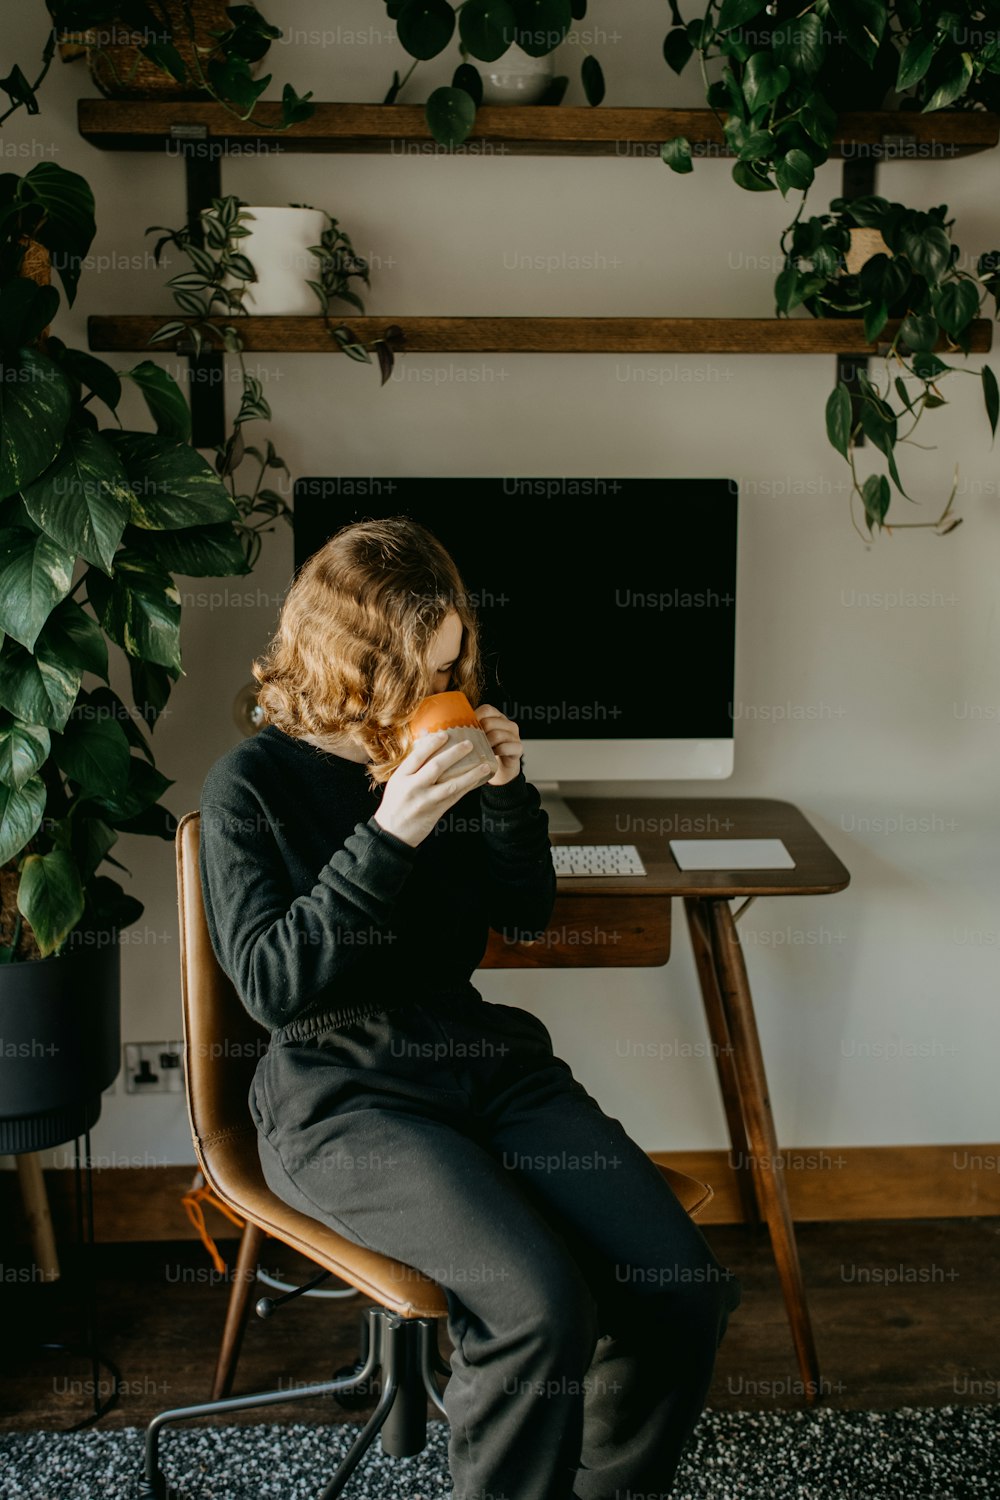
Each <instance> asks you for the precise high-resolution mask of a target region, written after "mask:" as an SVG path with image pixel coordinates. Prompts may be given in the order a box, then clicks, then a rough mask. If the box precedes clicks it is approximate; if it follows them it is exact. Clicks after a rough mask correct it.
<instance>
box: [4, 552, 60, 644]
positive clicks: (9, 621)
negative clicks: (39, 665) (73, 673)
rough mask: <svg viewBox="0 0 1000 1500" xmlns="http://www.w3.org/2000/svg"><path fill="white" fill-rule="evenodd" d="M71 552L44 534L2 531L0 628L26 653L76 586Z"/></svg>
mask: <svg viewBox="0 0 1000 1500" xmlns="http://www.w3.org/2000/svg"><path fill="white" fill-rule="evenodd" d="M74 562H75V558H74V556H73V554H72V553H71V552H67V551H66V550H65V548H63V547H60V546H59V545H58V543H56V542H54V541H53V540H52V538H51V537H49V536H46V535H45V534H44V533H43V532H37V533H36V532H31V531H25V530H24V529H23V528H22V527H20V526H16V527H10V528H8V529H5V530H2V531H0V627H2V628H3V629H4V630H5V631H6V632H7V634H8V635H10V636H13V638H14V640H15V641H18V642H20V644H21V645H22V646H24V647H25V649H26V650H28V651H31V650H33V649H34V645H35V641H36V640H37V638H38V632H39V631H40V630H41V628H42V626H43V625H44V624H45V621H46V620H47V619H48V617H49V615H50V614H51V613H52V610H53V609H54V608H55V606H56V605H57V604H58V603H59V601H60V599H64V598H65V597H66V595H67V594H68V593H69V591H70V589H71V588H72V586H73V564H74Z"/></svg>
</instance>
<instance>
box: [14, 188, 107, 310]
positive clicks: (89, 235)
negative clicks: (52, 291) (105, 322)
mask: <svg viewBox="0 0 1000 1500" xmlns="http://www.w3.org/2000/svg"><path fill="white" fill-rule="evenodd" d="M21 192H22V196H23V197H24V198H25V199H27V200H28V201H32V202H34V203H36V204H38V206H39V207H40V208H41V210H42V218H41V221H40V223H39V224H38V226H37V227H35V228H33V229H32V231H31V233H32V236H33V238H34V239H36V240H38V242H39V244H42V245H44V246H45V247H46V249H48V250H50V251H52V255H53V266H54V268H55V270H56V273H57V275H58V276H59V279H60V281H61V282H62V284H63V290H64V291H65V293H66V301H67V302H68V303H69V304H70V306H72V304H73V300H74V298H75V297H76V288H77V283H78V282H79V280H80V267H81V262H82V261H83V258H84V256H85V255H86V254H87V251H88V250H89V249H90V246H91V242H92V240H93V238H94V235H95V233H96V229H97V226H96V225H95V223H94V195H93V193H92V192H91V190H90V184H89V183H88V182H87V181H86V179H85V178H83V177H81V176H80V174H79V172H69V171H67V169H66V168H65V167H59V166H56V164H55V162H51V161H40V162H38V163H37V164H36V165H35V166H33V167H32V169H31V171H30V172H28V173H27V174H26V175H25V176H24V177H23V178H22V179H21Z"/></svg>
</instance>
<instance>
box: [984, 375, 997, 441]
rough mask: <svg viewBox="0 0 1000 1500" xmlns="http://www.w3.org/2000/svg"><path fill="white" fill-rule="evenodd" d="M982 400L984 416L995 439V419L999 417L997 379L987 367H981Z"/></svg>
mask: <svg viewBox="0 0 1000 1500" xmlns="http://www.w3.org/2000/svg"><path fill="white" fill-rule="evenodd" d="M983 400H984V401H985V402H986V415H987V417H989V421H990V432H991V433H992V434H993V436H994V437H996V435H997V417H998V415H1000V389H998V387H997V378H996V376H995V375H994V373H993V371H992V370H991V369H990V367H989V365H983Z"/></svg>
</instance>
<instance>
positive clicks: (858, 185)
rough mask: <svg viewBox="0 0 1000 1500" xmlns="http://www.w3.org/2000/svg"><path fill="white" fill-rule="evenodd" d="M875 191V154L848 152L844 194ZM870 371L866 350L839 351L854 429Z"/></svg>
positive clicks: (858, 440)
mask: <svg viewBox="0 0 1000 1500" xmlns="http://www.w3.org/2000/svg"><path fill="white" fill-rule="evenodd" d="M874 192H875V157H874V155H870V156H860V157H859V156H848V157H845V158H844V170H843V174H842V178H841V191H840V195H841V197H842V198H846V199H848V200H850V199H851V198H867V197H870V196H871V195H872V194H873V193H874ZM859 370H860V371H861V372H862V373H863V374H865V375H867V373H868V359H867V357H866V356H865V355H863V354H838V355H837V382H838V384H839V383H840V382H841V381H843V383H844V385H846V387H847V390H848V394H849V395H850V398H851V429H852V431H853V429H854V427H855V426H856V425H857V422H858V420H859V418H860V416H861V388H860V385H859V383H858V371H859ZM854 441H855V446H856V447H858V448H862V447H864V441H865V435H864V433H863V432H859V433H858V435H857V437H856V438H855V440H854Z"/></svg>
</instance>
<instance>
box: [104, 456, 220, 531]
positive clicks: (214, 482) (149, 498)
mask: <svg viewBox="0 0 1000 1500" xmlns="http://www.w3.org/2000/svg"><path fill="white" fill-rule="evenodd" d="M105 436H106V438H107V440H108V442H110V443H111V444H112V445H113V447H114V449H115V452H116V453H117V454H118V456H119V458H120V459H121V461H122V463H123V464H124V467H125V472H126V474H127V476H128V483H129V488H130V501H131V520H132V524H133V525H135V526H142V527H144V528H146V529H148V530H153V531H160V530H169V529H171V528H173V527H181V526H202V525H208V524H209V523H210V522H212V521H233V520H236V519H238V512H237V510H236V505H235V502H234V501H233V499H232V497H231V495H230V494H229V491H228V490H227V489H226V487H225V485H224V484H223V483H222V481H221V479H220V478H219V477H218V475H217V474H215V473H213V471H212V468H211V465H210V464H208V463H206V462H205V460H204V459H203V458H202V457H201V455H200V454H199V453H197V452H196V451H195V449H194V448H192V447H190V446H189V445H188V444H187V443H184V442H181V441H179V440H177V439H175V438H166V437H160V436H159V435H158V434H154V433H150V432H108V433H106V434H105Z"/></svg>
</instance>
